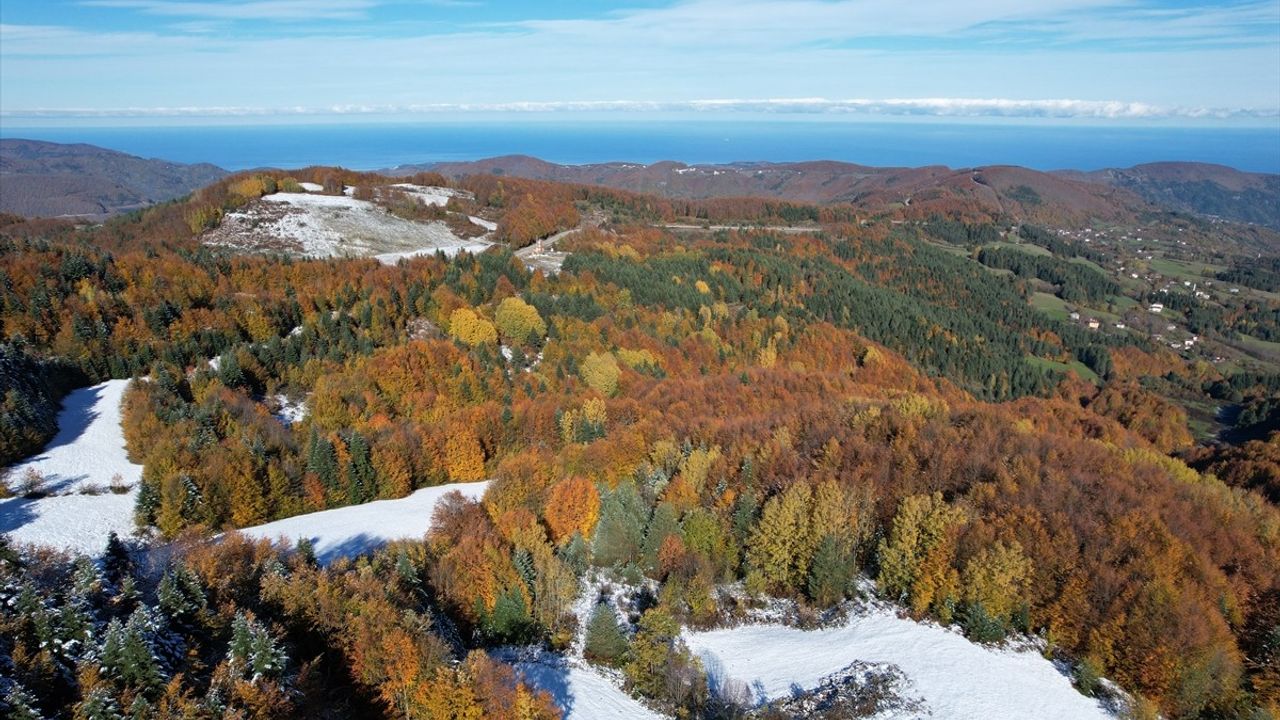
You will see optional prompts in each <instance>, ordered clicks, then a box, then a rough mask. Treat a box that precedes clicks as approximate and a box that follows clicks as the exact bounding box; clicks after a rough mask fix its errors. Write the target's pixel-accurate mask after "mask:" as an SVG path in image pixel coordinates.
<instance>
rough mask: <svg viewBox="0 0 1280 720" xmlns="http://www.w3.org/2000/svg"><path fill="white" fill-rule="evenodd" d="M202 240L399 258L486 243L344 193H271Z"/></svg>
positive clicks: (389, 259)
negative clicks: (414, 219) (407, 218)
mask: <svg viewBox="0 0 1280 720" xmlns="http://www.w3.org/2000/svg"><path fill="white" fill-rule="evenodd" d="M203 239H204V241H205V242H206V243H208V244H210V245H222V246H227V247H232V248H237V249H241V250H249V251H267V252H288V253H295V254H298V255H307V256H312V257H369V256H378V257H379V259H381V260H382V261H383V262H390V263H394V262H395V261H396V260H398V259H399V258H400V257H409V256H412V255H414V254H430V253H434V252H435V251H436V250H443V251H444V252H445V253H446V254H448V255H453V254H456V253H458V252H460V251H461V250H464V249H465V250H468V251H471V252H479V251H481V250H483V249H485V248H487V247H488V246H489V244H490V243H488V242H486V241H484V240H482V239H479V238H470V239H467V238H460V237H458V236H457V235H455V234H454V233H453V231H452V230H450V229H449V226H448V224H446V223H444V222H442V221H433V222H414V221H412V220H406V219H404V218H400V217H396V216H395V215H392V214H391V213H390V212H388V211H387V210H386V209H385V208H383V207H380V206H378V205H376V204H374V203H372V202H369V201H367V200H360V199H357V198H354V197H350V196H348V195H316V194H308V193H275V194H273V195H266V196H264V197H262V198H261V199H259V200H255V201H253V202H251V203H249V204H248V205H245V206H244V207H243V208H241V209H239V210H237V211H236V212H231V213H227V215H226V217H224V218H223V220H222V223H221V224H220V225H219V226H218V227H217V228H214V229H213V230H210V231H209V232H207V233H205V235H204V238H203Z"/></svg>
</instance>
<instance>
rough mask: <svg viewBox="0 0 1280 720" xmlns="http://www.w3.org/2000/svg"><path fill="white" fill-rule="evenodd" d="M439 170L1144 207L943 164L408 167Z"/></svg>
mask: <svg viewBox="0 0 1280 720" xmlns="http://www.w3.org/2000/svg"><path fill="white" fill-rule="evenodd" d="M420 169H431V170H433V171H435V172H439V173H442V174H444V175H446V176H450V177H460V176H464V175H472V174H495V175H512V176H517V177H525V178H534V179H542V180H555V181H558V182H571V183H579V184H585V185H603V186H606V187H613V188H619V189H623V190H630V191H632V192H640V193H652V194H656V195H662V196H664V197H669V198H684V199H705V198H728V197H761V198H776V199H780V200H791V201H797V202H814V203H852V204H853V205H854V206H855V207H858V208H860V209H865V210H867V211H869V212H882V211H888V210H893V209H898V208H904V207H912V208H916V209H918V210H919V209H925V210H938V211H940V212H941V211H945V210H949V209H954V208H957V207H959V208H964V209H966V210H967V211H970V212H986V213H994V214H1008V215H1010V216H1012V217H1013V218H1016V219H1030V220H1048V219H1051V217H1052V219H1057V218H1061V217H1063V216H1066V217H1069V218H1072V219H1081V220H1087V219H1091V218H1108V219H1121V218H1129V217H1132V216H1133V215H1134V214H1135V213H1136V212H1138V211H1140V210H1142V209H1144V207H1145V203H1144V202H1143V201H1142V200H1141V199H1140V198H1139V197H1138V196H1136V195H1134V194H1132V193H1130V192H1128V191H1127V190H1123V189H1116V188H1112V187H1110V186H1105V185H1100V184H1098V183H1093V182H1083V181H1081V180H1079V179H1074V178H1069V177H1065V176H1060V175H1054V174H1051V173H1042V172H1038V171H1035V170H1028V169H1026V168H1019V167H1011V166H991V167H983V168H961V169H952V168H947V167H943V166H929V167H920V168H877V167H868V166H864V165H854V164H850V163H842V162H832V161H817V162H801V163H733V164H729V165H685V164H684V163H678V162H670V161H667V162H658V163H654V164H652V165H643V164H638V163H605V164H598V165H556V164H553V163H548V162H545V161H542V160H538V159H536V158H530V157H525V156H507V157H499V158H490V159H487V160H479V161H476V162H458V163H439V164H435V165H430V166H403V167H400V168H396V169H395V170H392V171H390V172H392V173H394V174H404V173H409V172H416V171H418V170H420Z"/></svg>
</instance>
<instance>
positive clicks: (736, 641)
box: [685, 604, 1113, 720]
mask: <svg viewBox="0 0 1280 720" xmlns="http://www.w3.org/2000/svg"><path fill="white" fill-rule="evenodd" d="M685 642H687V643H688V645H689V648H690V649H691V650H692V651H693V652H694V654H696V655H698V656H699V657H700V658H702V661H703V664H704V665H705V667H706V669H707V671H708V673H709V674H710V675H711V676H712V678H713V680H714V681H717V682H721V683H722V682H724V681H727V680H729V679H733V680H737V681H739V682H741V683H745V685H746V686H747V687H748V688H749V689H750V691H751V693H752V694H753V695H754V696H755V699H756V700H757V701H763V700H772V699H777V698H782V697H786V696H788V695H790V694H792V691H793V688H801V689H811V688H813V687H815V686H817V684H818V682H819V680H821V679H822V678H823V677H825V676H827V675H830V674H832V673H835V672H837V671H839V670H841V669H842V668H844V667H846V666H848V665H849V664H850V663H852V662H854V661H863V662H868V663H876V664H891V665H894V666H897V667H898V668H899V669H900V670H901V671H902V672H903V673H905V675H906V677H907V679H908V682H907V686H906V687H905V688H903V694H904V695H905V696H907V697H909V698H917V699H919V700H922V701H923V705H924V710H923V711H922V712H907V713H906V714H900V715H892V716H891V717H895V718H916V717H930V716H931V717H934V718H947V719H948V720H967V719H968V720H1001V719H1006V718H1007V719H1009V720H1021V719H1022V718H1038V719H1040V720H1093V719H1097V720H1105V719H1106V718H1112V717H1113V715H1111V714H1110V713H1108V712H1107V711H1106V710H1105V709H1104V708H1103V707H1102V706H1101V705H1100V704H1099V703H1098V702H1097V701H1096V700H1094V699H1092V698H1088V697H1085V696H1083V695H1081V694H1080V693H1079V692H1077V691H1076V690H1075V688H1074V687H1072V685H1071V682H1070V681H1069V680H1068V679H1067V678H1066V677H1065V676H1064V675H1062V674H1061V673H1060V672H1058V670H1057V669H1056V668H1055V667H1054V665H1053V664H1052V663H1051V662H1049V661H1048V660H1046V659H1044V658H1043V657H1041V656H1040V655H1039V654H1038V653H1036V652H1034V651H1022V652H1020V651H1015V650H1011V649H995V648H987V647H984V646H982V645H978V644H975V643H972V642H970V641H969V640H967V639H966V638H965V637H964V636H963V635H960V634H959V633H958V632H956V631H954V630H948V629H946V628H943V627H940V626H938V625H936V624H933V623H919V622H915V621H913V620H911V619H909V618H900V617H898V616H897V614H896V613H895V612H894V610H893V608H892V607H891V606H887V605H884V604H874V605H870V606H868V607H866V608H864V609H863V610H860V611H859V612H857V613H855V614H854V615H853V616H852V617H851V618H850V620H849V621H848V622H847V623H846V624H844V625H843V626H840V627H836V628H829V629H823V630H811V631H805V630H799V629H796V628H791V627H785V626H781V625H748V626H743V627H737V628H731V629H725V630H713V631H710V632H695V633H686V635H685ZM926 713H931V715H928V714H926Z"/></svg>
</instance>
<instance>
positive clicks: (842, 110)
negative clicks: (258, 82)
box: [0, 98, 1280, 120]
mask: <svg viewBox="0 0 1280 720" xmlns="http://www.w3.org/2000/svg"><path fill="white" fill-rule="evenodd" d="M581 112H593V113H600V112H604V113H609V112H619V113H646V112H649V113H652V112H674V113H680V112H684V113H778V114H813V115H818V114H844V115H888V116H895V115H896V116H903V115H910V116H923V117H969V118H982V117H988V118H989V117H1001V118H1060V119H1092V120H1167V119H1219V120H1227V119H1239V118H1251V119H1265V118H1277V117H1280V109H1275V108H1273V109H1258V108H1215V107H1177V106H1173V107H1170V106H1158V105H1151V104H1148V103H1141V102H1124V101H1117V100H1106V101H1099V100H1070V99H1057V100H1022V99H1009V98H888V99H866V98H853V99H846V100H828V99H826V98H768V99H707V100H671V101H661V100H659V101H655V100H568V101H530V102H500V103H433V104H411V105H364V104H351V105H330V106H292V107H242V106H180V107H122V108H106V109H90V108H78V109H76V108H72V109H52V108H50V109H30V110H16V111H13V110H5V111H0V117H23V118H137V117H269V116H290V115H298V116H323V115H333V116H359V115H401V116H406V115H435V114H445V113H449V114H453V113H533V114H537V113H581Z"/></svg>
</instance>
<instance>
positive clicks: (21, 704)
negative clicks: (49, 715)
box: [0, 682, 44, 720]
mask: <svg viewBox="0 0 1280 720" xmlns="http://www.w3.org/2000/svg"><path fill="white" fill-rule="evenodd" d="M0 710H3V711H4V713H5V717H8V718H12V720H44V716H43V715H41V714H40V711H39V710H38V709H37V707H36V699H35V697H33V696H32V695H31V693H29V692H27V689H26V688H24V687H22V685H20V684H19V683H17V682H14V683H12V684H11V685H10V686H9V692H8V693H6V694H5V696H4V703H3V705H0Z"/></svg>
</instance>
